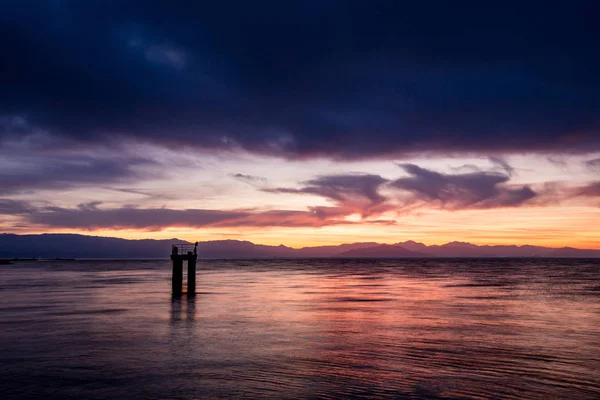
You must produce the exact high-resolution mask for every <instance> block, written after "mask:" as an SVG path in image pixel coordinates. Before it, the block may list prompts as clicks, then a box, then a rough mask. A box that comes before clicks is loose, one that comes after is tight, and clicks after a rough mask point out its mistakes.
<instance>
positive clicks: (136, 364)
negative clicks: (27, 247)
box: [0, 260, 600, 399]
mask: <svg viewBox="0 0 600 400" xmlns="http://www.w3.org/2000/svg"><path fill="white" fill-rule="evenodd" d="M169 276H170V266H169V262H168V261H87V262H86V261H77V262H32V263H20V264H15V265H8V266H0V334H1V335H0V398H2V399H30V398H43V399H83V398H85V399H122V398H125V397H130V398H145V399H202V398H205V399H217V398H225V399H232V398H251V399H261V398H272V399H292V398H306V399H337V398H350V399H351V398H368V399H378V398H398V399H404V398H407V399H490V398H491V399H523V398H527V399H552V398H561V399H598V398H600V261H589V260H588V261H586V260H579V261H568V260H425V261H424V260H410V261H409V260H405V261H390V260H386V261H350V260H347V261H341V260H338V261H331V260H329V261H318V260H307V261H202V262H201V263H200V269H199V273H198V291H199V294H198V296H197V297H196V298H190V299H188V298H186V297H185V296H184V297H183V298H181V299H172V298H171V295H170V286H169Z"/></svg>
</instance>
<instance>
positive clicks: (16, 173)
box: [0, 155, 158, 195]
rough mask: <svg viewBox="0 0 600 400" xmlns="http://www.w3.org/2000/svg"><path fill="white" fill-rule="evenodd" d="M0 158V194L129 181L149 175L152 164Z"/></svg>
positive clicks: (71, 157)
mask: <svg viewBox="0 0 600 400" xmlns="http://www.w3.org/2000/svg"><path fill="white" fill-rule="evenodd" d="M9 161H12V162H9V163H8V164H7V165H6V166H4V165H2V164H3V163H2V161H0V166H1V167H2V169H0V182H1V183H2V184H1V186H0V194H4V195H6V194H11V193H19V192H27V191H36V190H41V189H50V190H62V189H66V188H71V187H75V186H77V187H81V186H88V185H97V184H103V183H116V182H130V181H136V180H139V179H143V178H149V177H152V176H158V174H157V173H156V172H150V170H149V169H148V167H152V166H156V165H157V164H156V163H155V162H154V161H152V160H148V159H145V158H141V157H118V156H115V158H97V157H92V156H83V155H81V156H79V155H65V156H47V155H38V156H37V157H36V156H26V155H23V156H22V157H20V158H19V160H18V162H16V161H15V160H14V159H13V160H9Z"/></svg>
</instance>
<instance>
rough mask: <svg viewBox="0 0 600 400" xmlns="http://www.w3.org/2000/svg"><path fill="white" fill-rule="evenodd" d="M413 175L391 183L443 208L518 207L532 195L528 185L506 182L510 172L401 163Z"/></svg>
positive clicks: (533, 194) (415, 198) (421, 199)
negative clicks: (445, 169)
mask: <svg viewBox="0 0 600 400" xmlns="http://www.w3.org/2000/svg"><path fill="white" fill-rule="evenodd" d="M399 166H400V167H401V168H402V169H404V170H405V171H406V172H408V173H409V174H410V175H411V176H410V177H407V178H400V179H397V180H395V181H393V182H392V183H391V186H392V187H394V188H396V189H400V190H402V191H405V192H408V193H411V194H412V196H413V198H412V199H411V201H424V202H428V203H430V202H435V203H438V204H439V205H440V206H442V207H443V208H450V209H463V208H495V207H516V206H520V205H522V204H524V203H526V202H527V201H528V200H531V199H533V198H534V197H535V196H536V193H535V192H534V191H533V189H531V188H530V187H529V186H522V187H519V188H513V187H510V186H507V185H506V183H507V182H508V181H509V180H510V177H509V176H508V175H504V174H500V173H491V172H471V173H464V174H454V175H452V174H442V173H439V172H435V171H431V170H427V169H424V168H421V167H419V166H417V165H414V164H400V165H399Z"/></svg>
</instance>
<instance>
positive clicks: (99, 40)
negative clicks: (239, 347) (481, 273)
mask: <svg viewBox="0 0 600 400" xmlns="http://www.w3.org/2000/svg"><path fill="white" fill-rule="evenodd" d="M596 11H597V5H595V4H594V2H592V1H576V0H575V1H570V2H556V4H555V2H548V1H535V0H532V1H527V2H522V1H521V2H512V1H487V2H461V1H456V2H448V1H419V2H408V1H407V2H403V1H392V0H385V1H384V0H372V1H352V0H346V1H333V0H319V1H312V0H302V1H294V0H290V1H283V2H282V1H260V0H257V1H252V2H249V1H227V0H223V1H219V2H187V1H173V0H170V1H150V0H146V1H136V0H130V1H110V0H108V1H107V0H103V1H96V0H88V1H75V0H73V1H68V0H52V1H43V0H36V1H33V0H19V1H10V0H0V35H1V37H2V53H3V54H2V58H1V59H0V88H1V90H0V231H2V232H11V233H18V234H26V233H44V232H71V233H82V234H93V235H99V236H116V237H123V238H133V239H135V238H173V237H177V238H180V239H185V240H190V241H195V240H221V239H238V240H250V241H252V242H255V243H262V244H274V245H279V244H284V245H288V246H292V247H302V246H310V245H322V244H339V243H350V242H361V241H376V242H381V243H396V242H400V241H405V240H416V241H421V242H423V243H426V244H442V243H446V242H450V241H468V242H472V243H476V244H517V245H522V244H534V245H544V246H550V247H562V246H572V247H580V248H600V74H598V71H600V53H599V52H598V51H597V38H598V37H600V26H599V25H598V23H597V18H596V17H595V16H596V15H597V13H596Z"/></svg>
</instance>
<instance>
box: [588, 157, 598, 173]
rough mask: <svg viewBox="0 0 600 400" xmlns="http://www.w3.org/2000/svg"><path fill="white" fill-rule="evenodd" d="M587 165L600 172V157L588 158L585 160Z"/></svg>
mask: <svg viewBox="0 0 600 400" xmlns="http://www.w3.org/2000/svg"><path fill="white" fill-rule="evenodd" d="M585 165H586V166H587V167H588V168H589V169H591V170H593V171H596V172H600V158H595V159H593V160H588V161H586V162H585Z"/></svg>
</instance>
